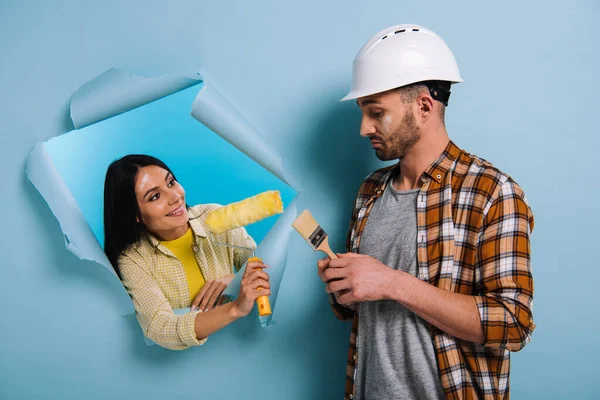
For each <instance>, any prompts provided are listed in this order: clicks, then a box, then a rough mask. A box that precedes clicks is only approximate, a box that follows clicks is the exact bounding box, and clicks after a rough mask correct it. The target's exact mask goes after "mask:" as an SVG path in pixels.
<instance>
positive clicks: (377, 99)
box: [356, 90, 394, 107]
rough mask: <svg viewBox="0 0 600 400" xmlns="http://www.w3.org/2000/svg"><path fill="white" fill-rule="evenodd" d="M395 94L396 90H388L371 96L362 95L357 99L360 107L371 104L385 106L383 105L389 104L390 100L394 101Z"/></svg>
mask: <svg viewBox="0 0 600 400" xmlns="http://www.w3.org/2000/svg"><path fill="white" fill-rule="evenodd" d="M393 95H394V91H393V90H388V91H386V92H382V93H376V94H372V95H370V96H365V97H361V98H359V99H357V100H356V104H358V106H359V107H366V106H369V105H379V106H383V105H386V104H389V103H390V101H393Z"/></svg>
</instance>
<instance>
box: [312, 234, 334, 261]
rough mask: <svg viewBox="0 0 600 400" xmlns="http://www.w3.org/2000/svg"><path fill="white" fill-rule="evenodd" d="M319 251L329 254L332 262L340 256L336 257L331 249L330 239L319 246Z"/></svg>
mask: <svg viewBox="0 0 600 400" xmlns="http://www.w3.org/2000/svg"><path fill="white" fill-rule="evenodd" d="M317 250H319V251H322V252H323V253H325V254H327V256H328V257H329V258H331V259H332V260H333V259H334V258H338V256H336V255H335V253H334V252H333V251H332V250H331V247H329V238H327V237H326V238H325V240H323V243H321V245H320V246H319V248H318V249H317Z"/></svg>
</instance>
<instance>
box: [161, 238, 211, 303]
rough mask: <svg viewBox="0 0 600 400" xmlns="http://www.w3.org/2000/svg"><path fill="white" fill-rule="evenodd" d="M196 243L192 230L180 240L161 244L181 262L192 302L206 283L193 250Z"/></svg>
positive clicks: (166, 241) (165, 241)
mask: <svg viewBox="0 0 600 400" xmlns="http://www.w3.org/2000/svg"><path fill="white" fill-rule="evenodd" d="M193 243H194V232H193V231H192V228H190V229H188V230H187V232H186V233H185V234H184V235H183V236H182V237H180V238H178V239H175V240H163V241H161V242H160V244H162V245H163V246H165V247H166V248H167V249H169V250H171V252H172V253H173V254H174V255H175V257H177V258H178V259H179V261H181V263H182V264H183V269H184V270H185V277H186V278H187V283H188V288H189V290H190V301H194V299H195V298H196V295H197V294H198V292H199V291H200V289H202V286H204V284H205V283H206V281H205V280H204V277H203V276H202V271H200V266H199V265H198V261H196V257H195V256H194V251H193V250H192V244H193Z"/></svg>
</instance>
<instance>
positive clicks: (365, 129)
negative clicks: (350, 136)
mask: <svg viewBox="0 0 600 400" xmlns="http://www.w3.org/2000/svg"><path fill="white" fill-rule="evenodd" d="M373 134H375V126H374V125H373V123H372V122H371V121H369V118H367V117H365V116H364V115H363V117H362V121H361V123H360V136H362V137H369V136H372V135H373Z"/></svg>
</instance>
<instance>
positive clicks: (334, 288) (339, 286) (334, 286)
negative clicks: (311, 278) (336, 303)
mask: <svg viewBox="0 0 600 400" xmlns="http://www.w3.org/2000/svg"><path fill="white" fill-rule="evenodd" d="M347 289H350V282H348V279H342V280H338V281H333V282H330V283H328V284H327V285H326V286H325V291H326V292H327V293H335V292H339V291H342V290H347Z"/></svg>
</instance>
